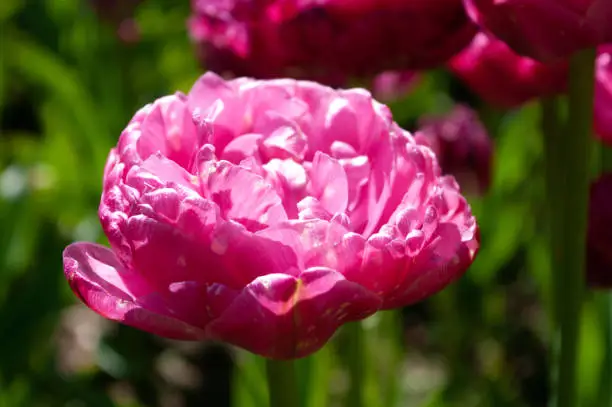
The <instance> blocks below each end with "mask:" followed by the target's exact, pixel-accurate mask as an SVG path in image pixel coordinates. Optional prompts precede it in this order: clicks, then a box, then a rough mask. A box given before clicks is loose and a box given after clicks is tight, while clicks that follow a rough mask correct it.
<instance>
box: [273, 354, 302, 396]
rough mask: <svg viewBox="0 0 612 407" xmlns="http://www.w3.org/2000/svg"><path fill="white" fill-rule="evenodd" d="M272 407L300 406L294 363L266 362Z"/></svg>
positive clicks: (281, 361) (282, 361)
mask: <svg viewBox="0 0 612 407" xmlns="http://www.w3.org/2000/svg"><path fill="white" fill-rule="evenodd" d="M266 374H267V376H268V392H269V394H270V407H289V406H291V407H294V406H295V407H298V406H299V405H300V400H299V394H298V387H297V380H296V374H295V367H294V365H293V362H292V361H284V360H272V359H267V360H266Z"/></svg>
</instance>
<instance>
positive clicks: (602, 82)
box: [593, 45, 612, 145]
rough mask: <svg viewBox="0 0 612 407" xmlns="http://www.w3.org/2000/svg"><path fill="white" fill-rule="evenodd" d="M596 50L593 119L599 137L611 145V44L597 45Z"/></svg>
mask: <svg viewBox="0 0 612 407" xmlns="http://www.w3.org/2000/svg"><path fill="white" fill-rule="evenodd" d="M598 51H599V54H598V55H597V60H596V65H595V100H594V118H593V120H594V122H595V131H596V133H597V135H598V136H599V139H600V140H601V141H602V142H604V143H606V144H608V145H612V45H605V46H602V47H599V49H598Z"/></svg>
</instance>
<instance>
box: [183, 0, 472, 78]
mask: <svg viewBox="0 0 612 407" xmlns="http://www.w3.org/2000/svg"><path fill="white" fill-rule="evenodd" d="M192 9H193V16H192V17H191V19H190V21H189V29H190V32H191V36H192V38H193V39H194V41H195V42H196V43H197V44H198V48H199V50H198V52H199V53H200V54H201V55H200V56H201V58H202V60H203V63H204V65H205V67H206V68H207V69H209V70H212V71H216V72H219V73H225V72H229V73H231V74H233V75H236V76H242V75H244V76H253V77H257V78H274V77H279V76H287V75H289V76H292V77H300V78H311V79H313V78H314V79H317V80H320V81H325V82H326V83H330V84H333V85H337V84H342V83H344V81H346V79H347V78H351V77H360V78H361V77H371V76H373V75H375V74H377V73H379V72H381V71H385V70H404V69H426V68H431V67H434V66H437V65H440V64H443V63H444V62H445V61H446V60H447V59H448V58H450V57H451V56H452V55H453V54H455V53H456V52H457V51H459V50H460V49H461V48H463V47H464V46H465V45H466V44H467V43H468V42H469V40H470V39H471V38H472V36H473V35H474V33H475V32H476V28H475V25H474V24H473V23H471V22H470V21H469V20H468V18H467V16H466V14H465V10H464V8H463V5H462V3H461V0H427V1H424V0H384V1H380V0H351V1H347V0H259V1H251V2H245V1H240V0H224V1H221V0H217V1H208V0H192Z"/></svg>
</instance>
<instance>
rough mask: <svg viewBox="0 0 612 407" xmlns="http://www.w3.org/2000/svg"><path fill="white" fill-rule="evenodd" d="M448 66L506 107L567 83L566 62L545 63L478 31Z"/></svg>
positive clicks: (559, 89) (480, 92) (560, 88)
mask: <svg viewBox="0 0 612 407" xmlns="http://www.w3.org/2000/svg"><path fill="white" fill-rule="evenodd" d="M449 67H450V69H451V70H452V72H453V73H454V74H455V75H457V76H458V77H459V78H460V79H461V80H462V81H463V82H465V83H466V84H467V85H468V86H469V87H470V88H471V89H472V91H474V93H476V94H477V95H478V96H480V97H481V98H482V99H483V100H485V101H486V102H488V103H490V104H493V105H495V106H498V107H503V108H512V107H517V106H520V105H522V104H524V103H526V102H528V101H530V100H532V99H536V98H540V97H545V96H552V95H555V94H558V93H561V92H563V91H564V90H565V88H566V86H567V72H568V64H567V63H566V62H565V61H560V62H555V63H551V64H543V63H541V62H538V61H536V60H534V59H531V58H528V57H522V56H520V55H518V54H516V53H515V52H514V51H512V50H511V49H510V48H509V47H508V46H507V45H506V44H505V43H503V42H502V41H500V40H498V39H496V38H495V37H493V36H492V35H488V34H485V33H479V34H477V35H476V36H475V37H474V39H473V40H472V42H471V43H470V45H469V46H468V47H466V48H465V49H464V50H463V51H461V52H460V53H459V54H457V55H456V56H455V57H453V58H452V59H451V60H450V62H449Z"/></svg>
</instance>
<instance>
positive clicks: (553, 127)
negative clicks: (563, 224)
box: [540, 98, 563, 326]
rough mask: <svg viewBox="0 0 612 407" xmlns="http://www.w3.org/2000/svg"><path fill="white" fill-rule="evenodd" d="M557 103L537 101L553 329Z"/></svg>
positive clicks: (558, 291) (556, 256)
mask: <svg viewBox="0 0 612 407" xmlns="http://www.w3.org/2000/svg"><path fill="white" fill-rule="evenodd" d="M558 105H559V103H558V100H557V99H556V98H544V99H542V100H541V101H540V107H541V112H542V123H541V126H542V133H543V136H544V137H543V141H544V165H545V171H544V175H545V184H546V211H547V214H548V217H547V219H546V224H547V230H548V244H549V250H550V264H549V267H550V272H551V276H550V278H551V280H550V281H551V285H552V292H551V297H552V298H551V300H552V301H551V303H552V306H551V310H552V323H553V326H555V325H556V324H557V323H558V319H559V301H561V298H560V297H559V295H560V294H561V287H560V285H559V282H560V280H559V279H558V278H556V275H555V273H556V271H557V270H558V268H559V253H558V251H557V250H558V249H559V238H560V235H559V233H557V231H556V230H555V227H558V226H560V225H559V224H555V222H556V220H557V219H561V218H562V216H563V215H562V212H561V205H560V202H557V199H558V197H559V196H561V194H562V193H563V184H562V183H561V182H559V181H560V171H561V170H560V169H559V168H557V167H558V166H559V164H562V163H563V157H562V156H561V150H560V148H559V147H560V146H561V143H560V138H561V131H562V128H561V118H560V117H559V106H558Z"/></svg>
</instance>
